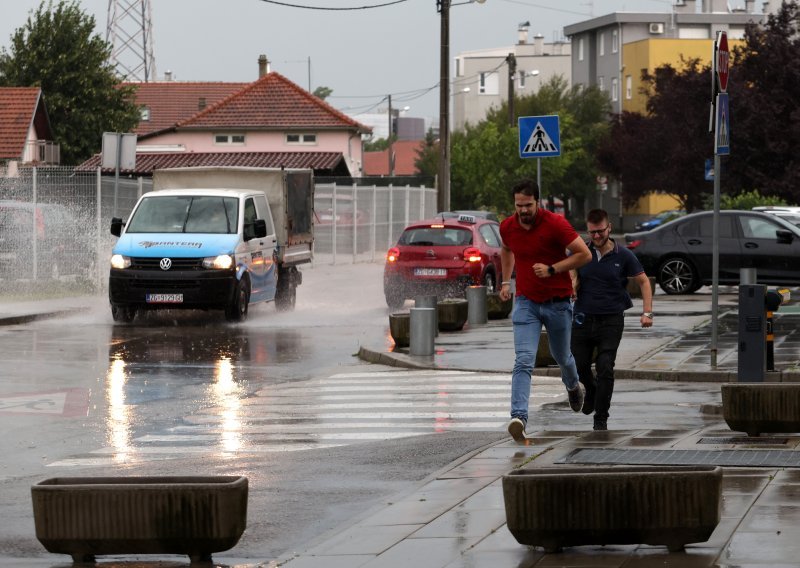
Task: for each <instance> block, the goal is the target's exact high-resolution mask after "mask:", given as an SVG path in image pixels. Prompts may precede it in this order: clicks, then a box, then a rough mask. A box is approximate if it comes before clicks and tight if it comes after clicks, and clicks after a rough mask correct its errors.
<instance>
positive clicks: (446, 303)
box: [436, 298, 469, 331]
mask: <svg viewBox="0 0 800 568" xmlns="http://www.w3.org/2000/svg"><path fill="white" fill-rule="evenodd" d="M436 311H437V315H438V318H439V331H460V330H461V329H463V328H464V324H465V323H467V318H468V317H469V302H467V301H466V300H464V299H461V298H450V299H447V300H441V301H439V302H438V303H437V304H436Z"/></svg>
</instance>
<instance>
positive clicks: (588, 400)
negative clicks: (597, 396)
mask: <svg viewBox="0 0 800 568" xmlns="http://www.w3.org/2000/svg"><path fill="white" fill-rule="evenodd" d="M581 412H583V413H584V414H585V415H587V416H588V415H590V414H591V413H592V412H594V392H593V393H591V394H589V393H588V392H587V393H586V394H585V395H584V397H583V407H582V408H581Z"/></svg>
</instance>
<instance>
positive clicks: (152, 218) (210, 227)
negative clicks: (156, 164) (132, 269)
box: [125, 195, 239, 234]
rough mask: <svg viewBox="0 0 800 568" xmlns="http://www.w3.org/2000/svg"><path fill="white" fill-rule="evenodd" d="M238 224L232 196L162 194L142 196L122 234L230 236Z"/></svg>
mask: <svg viewBox="0 0 800 568" xmlns="http://www.w3.org/2000/svg"><path fill="white" fill-rule="evenodd" d="M238 223H239V200H238V199H237V198H236V197H213V196H191V195H165V196H161V197H159V196H153V197H145V198H144V199H143V200H142V202H141V203H140V204H139V207H138V208H137V209H136V212H135V213H134V215H133V217H132V218H131V219H130V220H129V221H128V224H127V227H126V229H125V232H126V233H220V234H234V233H236V232H237V227H238Z"/></svg>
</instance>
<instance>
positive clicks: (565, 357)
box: [511, 296, 578, 422]
mask: <svg viewBox="0 0 800 568" xmlns="http://www.w3.org/2000/svg"><path fill="white" fill-rule="evenodd" d="M511 322H512V323H513V324H514V353H515V354H516V357H515V359H514V371H513V372H512V374H511V417H512V418H521V419H523V420H525V421H526V422H527V420H528V399H529V398H530V396H531V372H532V371H533V365H534V363H535V362H536V351H537V350H538V348H539V336H540V335H541V333H542V325H544V327H545V329H546V330H547V338H548V340H549V342H550V354H551V355H552V356H553V359H555V360H556V363H558V366H559V367H560V368H561V380H562V381H563V382H564V385H565V386H566V387H567V388H568V389H570V390H571V389H574V388H575V387H577V386H578V370H577V368H576V367H575V359H574V358H573V357H572V351H570V334H571V331H572V303H571V302H570V301H569V300H559V301H555V302H544V303H541V304H539V303H537V302H534V301H533V300H529V299H528V298H526V297H525V296H516V297H515V298H514V311H513V312H512V313H511Z"/></svg>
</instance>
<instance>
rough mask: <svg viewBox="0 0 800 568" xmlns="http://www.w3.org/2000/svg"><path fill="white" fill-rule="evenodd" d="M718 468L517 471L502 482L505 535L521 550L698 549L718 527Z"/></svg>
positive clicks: (720, 493) (631, 467) (719, 494)
mask: <svg viewBox="0 0 800 568" xmlns="http://www.w3.org/2000/svg"><path fill="white" fill-rule="evenodd" d="M721 496H722V468H720V467H713V466H708V467H667V466H653V467H651V466H625V467H619V468H615V467H614V468H611V467H607V466H606V467H600V466H594V467H592V468H569V467H567V468H553V469H535V470H534V469H520V470H515V471H512V472H511V473H509V474H508V475H505V476H504V477H503V497H504V499H505V506H506V520H507V522H508V530H509V531H510V532H511V534H513V535H514V537H515V538H516V539H517V541H518V542H520V544H526V545H530V546H541V547H543V548H544V549H545V551H546V552H557V551H559V550H560V549H561V547H564V546H578V545H587V544H588V545H606V544H658V545H666V546H667V547H668V548H669V550H670V551H679V550H682V549H683V546H684V545H686V544H688V543H692V542H705V541H707V540H708V539H709V538H710V537H711V533H712V532H714V528H715V527H716V526H717V524H718V523H719V521H720V502H721Z"/></svg>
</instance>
